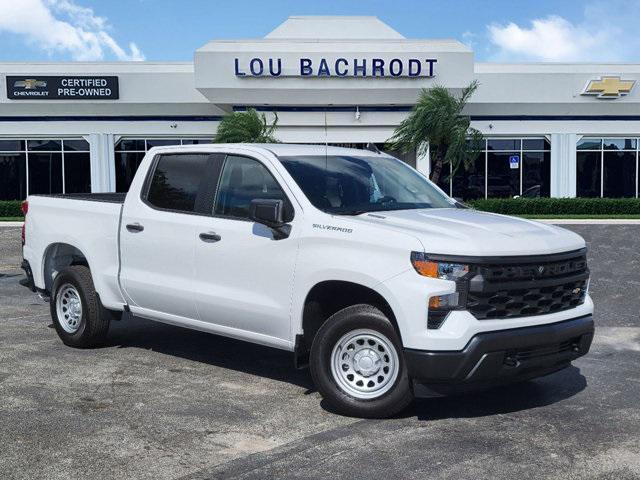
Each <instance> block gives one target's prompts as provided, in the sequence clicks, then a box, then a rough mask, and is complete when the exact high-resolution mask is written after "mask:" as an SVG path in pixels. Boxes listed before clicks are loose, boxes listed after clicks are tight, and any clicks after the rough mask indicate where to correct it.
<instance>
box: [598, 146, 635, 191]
mask: <svg viewBox="0 0 640 480" xmlns="http://www.w3.org/2000/svg"><path fill="white" fill-rule="evenodd" d="M602 196H603V197H612V198H616V197H635V196H636V152H604V156H603V163H602Z"/></svg>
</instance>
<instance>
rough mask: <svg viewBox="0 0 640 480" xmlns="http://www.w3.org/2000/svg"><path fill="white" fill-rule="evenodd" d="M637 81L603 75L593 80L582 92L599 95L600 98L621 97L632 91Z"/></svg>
mask: <svg viewBox="0 0 640 480" xmlns="http://www.w3.org/2000/svg"><path fill="white" fill-rule="evenodd" d="M635 83H636V82H635V80H622V79H621V78H620V77H601V78H600V79H598V80H591V81H590V82H589V84H588V85H587V87H586V88H585V89H584V92H583V93H582V94H583V95H597V96H598V98H619V97H621V96H622V95H627V94H628V93H630V92H631V89H632V88H633V86H634V85H635Z"/></svg>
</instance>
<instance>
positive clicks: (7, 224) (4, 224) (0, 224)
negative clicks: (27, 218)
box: [0, 222, 24, 228]
mask: <svg viewBox="0 0 640 480" xmlns="http://www.w3.org/2000/svg"><path fill="white" fill-rule="evenodd" d="M23 223H24V222H0V228H2V227H21V226H22V224H23Z"/></svg>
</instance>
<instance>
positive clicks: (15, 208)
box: [0, 200, 22, 217]
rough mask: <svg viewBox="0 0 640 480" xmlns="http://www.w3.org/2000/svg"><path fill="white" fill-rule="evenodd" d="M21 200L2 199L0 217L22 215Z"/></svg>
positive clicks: (0, 201)
mask: <svg viewBox="0 0 640 480" xmlns="http://www.w3.org/2000/svg"><path fill="white" fill-rule="evenodd" d="M21 205H22V201H21V200H0V217H21V216H22V210H21V208H20V207H21Z"/></svg>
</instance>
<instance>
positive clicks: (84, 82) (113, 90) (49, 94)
mask: <svg viewBox="0 0 640 480" xmlns="http://www.w3.org/2000/svg"><path fill="white" fill-rule="evenodd" d="M119 96H120V93H119V90H118V77H115V76H43V77H40V76H37V77H36V76H22V77H17V76H7V98H9V99H12V100H117V99H118V98H119Z"/></svg>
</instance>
